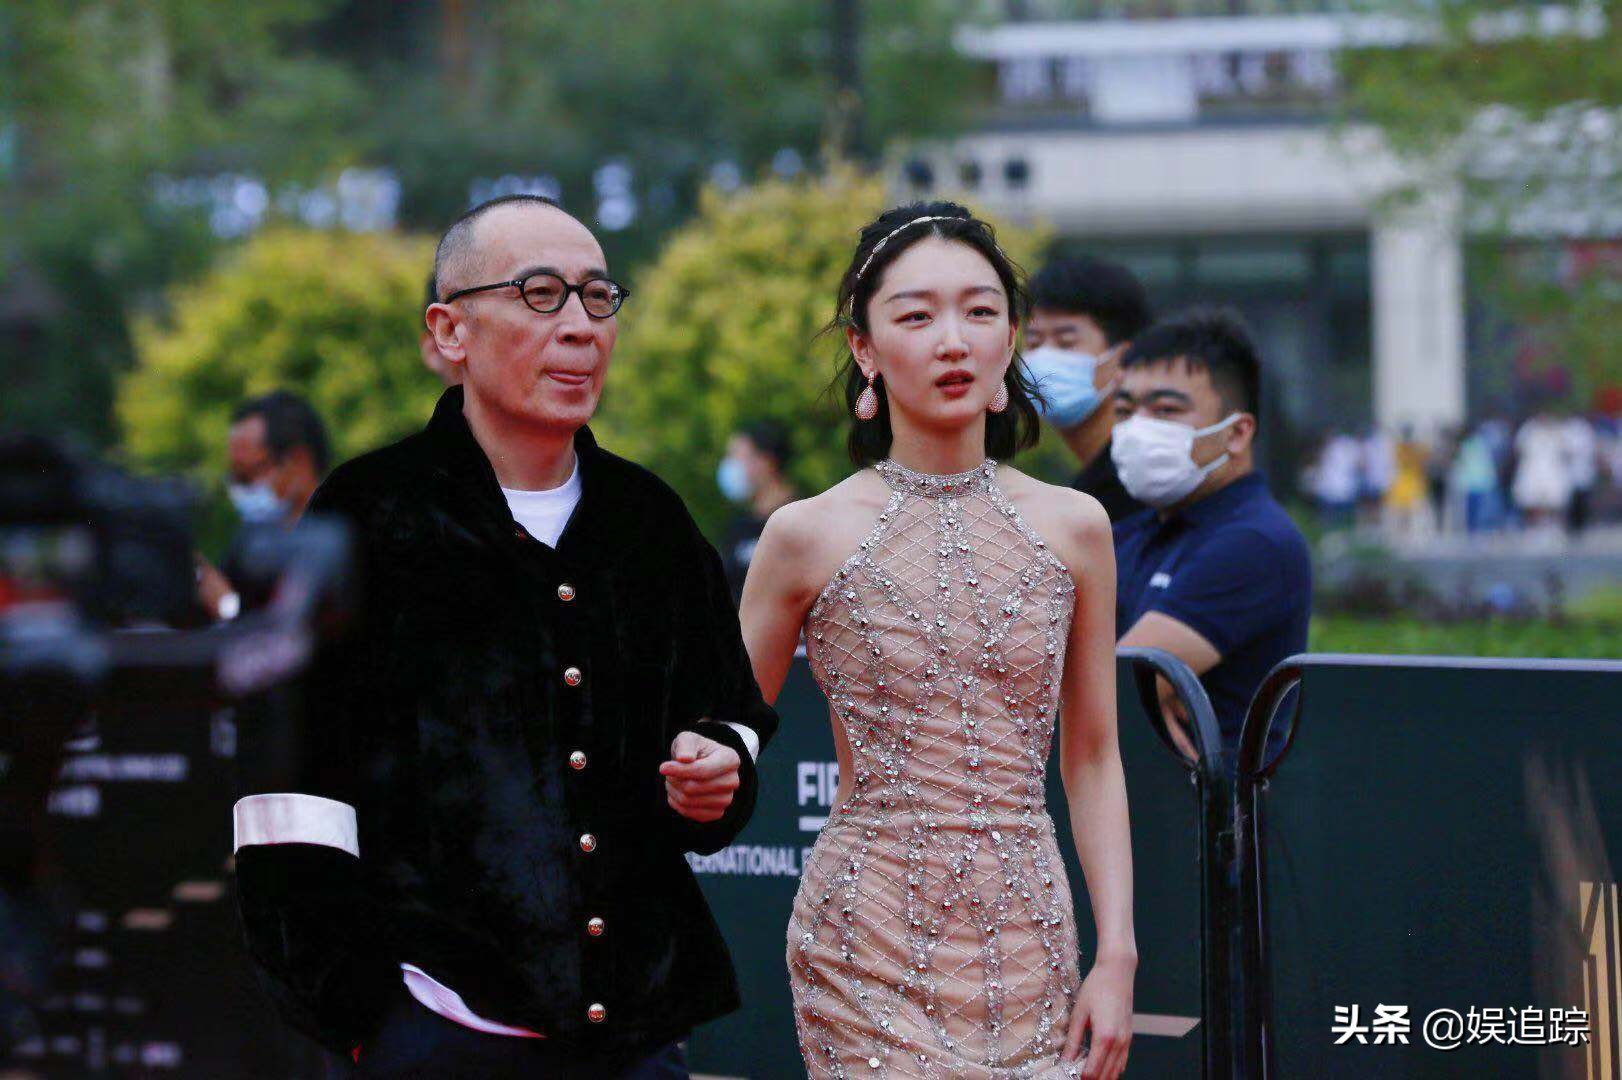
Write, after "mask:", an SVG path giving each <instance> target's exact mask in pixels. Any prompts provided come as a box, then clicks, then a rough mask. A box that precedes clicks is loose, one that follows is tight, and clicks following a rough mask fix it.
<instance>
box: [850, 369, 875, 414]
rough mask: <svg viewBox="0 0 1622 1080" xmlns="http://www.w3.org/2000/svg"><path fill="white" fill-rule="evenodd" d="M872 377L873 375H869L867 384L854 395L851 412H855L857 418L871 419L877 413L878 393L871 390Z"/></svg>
mask: <svg viewBox="0 0 1622 1080" xmlns="http://www.w3.org/2000/svg"><path fill="white" fill-rule="evenodd" d="M874 378H875V376H873V375H869V376H868V377H867V385H866V386H865V387H863V388H862V392H861V393H860V394H857V395H856V406H855V407H854V408H853V409H851V412H853V413H855V414H856V419H858V420H871V419H873V418H874V417H875V416H877V415H878V414H879V395H878V394H876V393H875V392H874V391H873V379H874Z"/></svg>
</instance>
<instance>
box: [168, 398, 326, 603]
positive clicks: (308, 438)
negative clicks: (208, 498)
mask: <svg viewBox="0 0 1622 1080" xmlns="http://www.w3.org/2000/svg"><path fill="white" fill-rule="evenodd" d="M330 456H331V451H330V449H329V447H328V444H327V429H326V425H325V424H323V423H322V422H321V417H320V415H319V414H318V413H317V412H316V411H315V408H314V406H312V405H311V404H310V403H309V401H307V400H306V399H304V398H303V397H301V396H300V395H298V394H295V393H293V392H292V391H291V390H275V391H272V392H271V393H268V394H264V395H262V396H260V397H255V398H250V399H248V400H247V401H244V402H242V403H241V404H240V405H238V406H237V407H236V409H235V410H233V412H232V413H231V428H230V434H229V436H228V441H227V463H228V464H227V468H228V470H229V471H228V473H227V480H226V492H227V494H228V495H229V496H230V499H231V504H232V506H234V507H235V508H236V511H237V514H238V515H239V516H240V517H241V519H242V524H243V527H244V528H249V529H251V528H256V527H261V526H275V527H279V528H289V529H290V528H292V527H293V526H294V525H295V524H297V523H298V519H299V518H300V517H301V516H302V515H303V513H304V508H305V507H306V506H307V505H309V502H310V497H311V496H312V495H314V494H315V490H316V488H317V487H319V486H320V484H321V480H322V478H323V477H325V476H326V475H327V467H328V465H329V463H330ZM240 541H241V534H240V533H239V534H238V537H237V539H236V540H233V542H232V544H231V546H230V547H229V548H228V549H227V551H226V553H225V557H224V558H223V559H222V560H221V563H220V566H219V567H218V568H216V567H214V566H212V565H210V564H209V563H208V561H207V560H206V559H203V558H202V557H201V556H199V557H198V599H199V601H200V602H201V603H202V605H203V609H204V610H205V611H206V612H207V613H208V614H209V615H211V616H212V617H213V618H216V619H229V618H234V617H235V616H236V615H237V614H238V613H239V612H240V611H241V610H242V609H243V607H244V603H245V599H244V598H245V594H244V591H243V590H244V589H247V588H249V585H248V582H247V581H246V578H245V576H244V575H243V573H242V572H241V561H240V554H241V543H240ZM250 591H252V590H250ZM264 599H265V597H263V596H259V595H257V594H255V595H252V596H247V606H249V607H252V606H255V605H256V604H257V603H258V602H261V601H262V600H264Z"/></svg>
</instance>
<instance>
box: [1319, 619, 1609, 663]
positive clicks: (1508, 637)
mask: <svg viewBox="0 0 1622 1080" xmlns="http://www.w3.org/2000/svg"><path fill="white" fill-rule="evenodd" d="M1308 647H1309V649H1310V650H1311V651H1312V652H1348V653H1386V654H1413V653H1419V654H1426V655H1431V656H1516V657H1546V658H1552V657H1566V658H1578V659H1587V660H1622V621H1615V620H1612V619H1584V618H1567V619H1564V620H1562V621H1560V622H1549V621H1536V620H1526V619H1513V620H1511V619H1483V620H1466V621H1460V622H1434V621H1427V620H1422V619H1415V618H1405V617H1397V618H1393V619H1376V618H1365V617H1354V616H1348V615H1323V616H1316V617H1314V618H1313V620H1312V631H1311V635H1310V637H1309V639H1308Z"/></svg>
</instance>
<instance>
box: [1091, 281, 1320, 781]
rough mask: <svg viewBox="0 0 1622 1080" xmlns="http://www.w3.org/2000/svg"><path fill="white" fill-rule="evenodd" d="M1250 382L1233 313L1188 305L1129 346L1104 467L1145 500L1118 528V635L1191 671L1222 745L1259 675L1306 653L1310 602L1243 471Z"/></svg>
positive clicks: (1274, 506) (1249, 459)
mask: <svg viewBox="0 0 1622 1080" xmlns="http://www.w3.org/2000/svg"><path fill="white" fill-rule="evenodd" d="M1260 386H1261V374H1260V363H1259V360H1258V357H1257V355H1256V347H1255V344H1254V342H1253V341H1252V340H1251V337H1250V334H1249V332H1248V331H1247V330H1246V328H1245V326H1244V324H1243V322H1242V321H1241V320H1240V319H1239V317H1238V316H1237V315H1236V314H1234V313H1233V312H1229V311H1213V310H1196V311H1191V312H1188V313H1186V314H1183V315H1180V316H1178V317H1176V318H1173V319H1169V320H1167V321H1166V322H1163V323H1159V324H1157V325H1155V326H1154V327H1152V328H1150V329H1149V330H1148V331H1146V332H1144V333H1143V334H1141V335H1139V337H1138V338H1137V340H1136V341H1134V342H1133V343H1132V346H1131V348H1129V349H1128V350H1127V351H1126V353H1125V354H1124V355H1123V356H1122V358H1121V385H1120V388H1119V390H1118V391H1117V393H1116V397H1115V402H1114V406H1113V411H1114V414H1115V417H1116V420H1117V423H1116V426H1115V430H1114V435H1113V443H1112V454H1113V457H1114V461H1115V465H1116V467H1117V469H1118V470H1119V472H1120V476H1121V481H1122V483H1123V484H1124V485H1125V486H1126V489H1127V490H1128V491H1129V492H1131V493H1132V495H1133V497H1134V498H1136V499H1138V500H1139V501H1140V502H1143V503H1144V504H1146V505H1147V506H1148V507H1149V509H1147V510H1145V511H1143V512H1141V513H1138V514H1135V515H1133V516H1132V517H1130V518H1128V519H1126V520H1125V521H1123V522H1121V523H1119V524H1117V525H1116V527H1115V562H1116V582H1117V587H1116V633H1117V634H1119V635H1121V638H1120V644H1122V645H1138V646H1148V647H1151V648H1157V649H1164V650H1166V651H1167V652H1169V653H1172V654H1173V655H1174V656H1176V657H1177V658H1178V659H1180V660H1182V661H1183V662H1184V663H1186V664H1187V665H1188V666H1189V667H1190V668H1192V669H1193V671H1194V673H1195V674H1196V675H1198V676H1199V677H1200V681H1201V682H1202V683H1203V684H1204V686H1205V689H1206V693H1208V694H1209V695H1210V698H1211V705H1212V707H1213V709H1214V710H1215V712H1216V718H1217V722H1218V724H1219V726H1220V727H1221V729H1222V739H1223V743H1224V745H1225V746H1226V747H1227V748H1228V749H1230V750H1231V749H1233V748H1234V747H1235V746H1236V745H1237V744H1238V740H1239V730H1240V727H1241V725H1242V724H1243V721H1244V717H1245V710H1246V709H1247V708H1248V707H1249V705H1250V700H1251V698H1252V697H1253V696H1254V695H1255V692H1256V689H1257V688H1258V687H1259V686H1260V685H1261V681H1262V679H1263V678H1264V677H1265V676H1266V675H1267V672H1268V671H1270V670H1271V669H1272V668H1273V666H1274V665H1275V664H1277V663H1278V662H1279V661H1280V660H1283V659H1284V658H1285V657H1287V656H1289V655H1291V654H1292V653H1297V652H1302V651H1304V650H1305V649H1306V647H1307V623H1308V619H1309V617H1310V615H1311V609H1312V569H1311V561H1310V557H1309V554H1308V549H1307V544H1306V540H1305V539H1304V538H1303V537H1302V535H1301V532H1300V530H1299V529H1297V528H1296V526H1295V523H1294V522H1292V521H1291V520H1290V518H1289V515H1287V514H1286V513H1285V512H1284V509H1283V507H1281V506H1279V504H1278V503H1277V502H1276V501H1275V500H1274V499H1273V496H1272V495H1271V493H1269V491H1268V489H1267V481H1266V479H1265V478H1264V477H1263V476H1262V474H1261V473H1259V472H1257V471H1256V469H1255V466H1254V461H1253V452H1254V441H1255V438H1256V427H1257V414H1258V412H1259V398H1260ZM1161 690H1162V693H1161V701H1162V705H1163V706H1164V707H1166V708H1167V709H1168V711H1169V713H1170V714H1171V715H1173V716H1176V717H1177V718H1178V719H1180V720H1183V721H1184V722H1186V719H1187V718H1186V717H1183V716H1181V715H1180V712H1179V710H1178V709H1177V708H1176V705H1175V701H1174V699H1173V697H1172V695H1171V693H1170V689H1169V687H1166V686H1164V685H1163V686H1162V688H1161ZM1285 715H1287V713H1286V714H1285Z"/></svg>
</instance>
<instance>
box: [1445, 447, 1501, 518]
mask: <svg viewBox="0 0 1622 1080" xmlns="http://www.w3.org/2000/svg"><path fill="white" fill-rule="evenodd" d="M1448 483H1449V485H1450V486H1451V488H1452V489H1453V492H1454V497H1455V498H1457V499H1460V500H1462V501H1463V503H1464V528H1465V532H1467V533H1469V534H1470V535H1472V536H1474V535H1476V534H1478V533H1483V532H1486V531H1488V530H1490V529H1496V528H1498V526H1499V525H1500V523H1501V521H1502V518H1503V496H1502V495H1501V494H1500V493H1499V490H1498V467H1497V465H1496V464H1495V463H1494V461H1493V456H1492V446H1491V443H1490V441H1489V439H1488V437H1487V435H1486V434H1485V433H1484V432H1483V431H1482V430H1481V428H1480V427H1477V428H1476V430H1474V431H1472V432H1471V433H1470V434H1469V435H1466V436H1465V438H1464V441H1463V442H1461V443H1459V452H1458V453H1457V454H1456V455H1455V456H1454V458H1453V467H1452V469H1451V470H1450V472H1449V475H1448Z"/></svg>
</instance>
